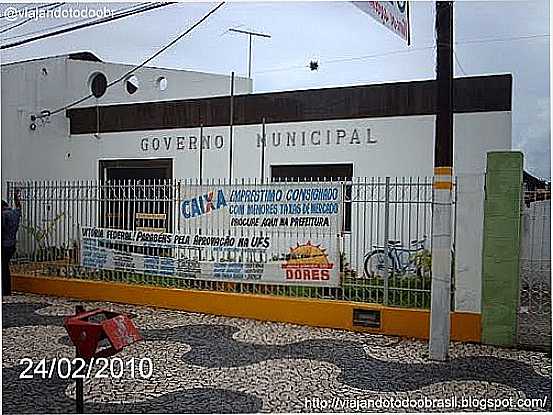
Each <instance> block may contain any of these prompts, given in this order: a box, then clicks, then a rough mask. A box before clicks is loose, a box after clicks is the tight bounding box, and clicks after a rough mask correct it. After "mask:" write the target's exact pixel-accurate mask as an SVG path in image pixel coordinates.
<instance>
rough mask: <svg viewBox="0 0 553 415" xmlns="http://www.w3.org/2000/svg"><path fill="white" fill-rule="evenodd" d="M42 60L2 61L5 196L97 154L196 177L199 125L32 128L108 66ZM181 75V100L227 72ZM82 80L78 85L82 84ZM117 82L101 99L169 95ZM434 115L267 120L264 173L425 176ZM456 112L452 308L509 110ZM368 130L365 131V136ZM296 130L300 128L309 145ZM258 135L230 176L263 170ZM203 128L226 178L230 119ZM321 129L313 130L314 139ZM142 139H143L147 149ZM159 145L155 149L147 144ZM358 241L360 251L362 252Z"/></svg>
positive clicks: (466, 289) (88, 172)
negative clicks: (290, 138)
mask: <svg viewBox="0 0 553 415" xmlns="http://www.w3.org/2000/svg"><path fill="white" fill-rule="evenodd" d="M48 65H50V66H49V67H48V73H49V75H48V80H45V79H42V78H41V77H40V76H42V75H40V69H41V68H42V67H43V66H44V63H43V62H41V61H37V62H34V63H27V64H26V66H25V67H22V66H18V65H10V66H7V67H4V68H2V181H3V189H2V192H3V194H4V192H5V184H4V183H5V181H6V180H25V179H41V180H43V179H64V180H68V179H81V180H84V179H96V178H97V175H98V160H99V159H119V158H159V157H164V158H165V157H170V158H173V160H174V164H173V167H174V168H173V171H174V177H175V178H196V177H198V160H199V158H198V154H199V153H198V150H197V146H196V148H191V146H190V142H191V137H196V140H197V137H198V136H199V128H189V129H174V130H159V131H144V132H124V133H107V134H102V135H101V136H100V138H99V139H97V138H95V137H94V136H93V135H88V134H87V135H72V136H70V135H69V133H68V131H69V126H68V120H67V119H66V118H65V115H60V116H58V117H52V118H51V121H50V124H48V125H45V126H39V127H38V128H37V130H36V131H30V130H29V127H28V125H29V118H28V117H29V115H30V114H31V113H34V112H37V111H40V110H41V109H43V108H49V109H51V108H53V107H57V106H58V105H64V104H66V103H67V102H70V101H71V100H72V99H74V98H76V97H80V96H82V93H85V91H87V89H86V80H87V79H88V76H89V75H90V74H91V73H93V72H94V71H95V70H98V69H99V68H103V69H106V68H107V67H108V66H110V65H108V64H102V63H94V62H79V61H69V63H67V64H66V63H65V60H63V59H59V60H51V61H49V62H48ZM111 71H112V72H111ZM124 71H125V68H123V67H122V66H117V67H116V66H113V69H109V71H108V69H106V72H109V74H110V76H108V78H109V79H111V77H112V76H116V75H117V74H120V73H124ZM169 72H173V71H169ZM169 72H167V73H166V75H167V78H168V79H169V90H171V85H172V83H173V81H172V79H173V78H170V76H171V77H172V76H173V75H174V76H177V75H176V74H173V73H169ZM160 73H163V72H162V70H158V69H152V70H148V71H146V72H144V74H143V75H141V79H143V80H144V83H143V85H148V88H151V89H150V91H152V90H153V87H155V85H154V83H155V80H156V79H157V76H158V74H160ZM180 75H182V74H180ZM180 75H179V76H180ZM182 76H189V78H188V80H189V82H188V84H186V88H184V89H183V90H181V91H180V93H181V94H189V95H181V96H180V98H186V97H193V96H200V95H197V94H200V93H205V94H207V92H209V93H212V94H217V91H218V90H219V89H221V90H222V91H221V92H223V94H224V93H225V91H226V90H227V89H228V85H226V82H225V77H221V78H213V83H211V81H210V82H206V83H204V84H203V85H204V86H203V87H202V85H201V84H202V82H201V80H199V78H198V80H195V79H196V78H195V77H200V75H196V74H186V73H185V74H184V75H182ZM201 76H203V75H201ZM209 76H211V75H209ZM209 76H207V77H209ZM205 79H207V78H205ZM226 80H228V78H226ZM45 83H51V84H52V85H56V88H46V87H43V84H45ZM175 83H176V81H175ZM208 84H209V85H212V86H213V88H214V89H213V90H209V89H208V88H207V87H206V85H208ZM63 85H65V87H63ZM81 86H82V89H79V88H80V87H81ZM122 88H123V87H121V88H119V89H118V88H114V89H113V90H110V91H109V92H108V93H107V94H106V96H105V97H104V98H103V101H102V103H108V102H109V103H117V102H134V101H133V100H139V101H142V100H144V101H146V100H158V99H172V98H175V97H174V96H170V97H162V96H160V95H156V94H158V92H155V93H154V92H151V93H149V94H147V93H145V92H144V93H143V94H142V95H138V94H139V93H140V90H139V92H137V93H136V94H135V95H134V96H131V98H129V96H128V94H127V95H126V92H124V91H123V90H122ZM142 88H144V87H142ZM240 88H242V90H243V91H248V90H251V83H250V81H244V83H243V84H242V86H241V87H240ZM240 88H237V92H240ZM248 88H250V89H248ZM69 91H71V92H69ZM206 91H207V92H206ZM171 93H172V92H171ZM203 96H205V95H203ZM123 98H124V99H123ZM88 105H89V104H88ZM434 120H435V117H434V116H410V117H387V118H371V119H357V120H338V121H320V122H304V123H279V124H269V125H267V126H266V132H267V141H268V146H267V149H266V155H265V160H266V162H265V164H266V165H265V169H266V170H265V174H266V177H269V176H270V166H271V165H275V164H293V163H353V165H354V175H355V176H356V177H364V176H381V177H383V176H392V177H394V176H431V175H432V172H433V148H434V145H433V142H434V140H433V137H434ZM454 120H455V143H454V169H455V174H456V175H457V176H458V182H457V183H458V186H457V193H458V204H457V235H456V253H457V256H456V270H455V271H456V272H455V285H456V289H457V291H456V296H455V299H456V309H457V310H462V311H474V312H479V311H480V307H481V251H482V222H483V184H484V173H485V161H486V152H487V151H492V150H510V149H511V113H510V112H481V113H466V114H456V115H455V118H454ZM367 129H370V139H371V140H370V141H371V142H369V143H367ZM327 130H331V132H332V133H331V144H327V138H326V137H327V136H326V131H327ZM337 130H344V131H345V133H346V138H342V139H341V142H340V144H337V143H336V139H337ZM354 130H356V131H357V134H358V136H359V143H357V141H356V140H355V139H352V135H353V131H354ZM314 131H315V132H316V131H321V136H320V144H318V145H317V144H314V143H313V142H312V141H311V133H313V132H314ZM278 132H280V133H281V144H280V146H278V147H277V146H274V145H272V144H270V143H271V141H272V135H273V133H275V134H277V133H278ZM288 132H289V133H291V134H292V133H293V132H296V145H295V146H292V145H288V143H287V133H288ZM302 132H306V140H305V145H304V144H303V142H302ZM258 134H261V125H249V126H236V127H235V128H234V150H233V151H234V154H235V160H234V167H233V169H234V174H233V177H234V178H259V176H260V148H259V147H258V146H257V143H258V139H257V135H258ZM207 136H210V140H211V148H210V149H206V150H205V152H204V178H221V177H226V176H227V174H228V151H229V142H228V137H229V127H213V128H209V127H208V128H205V129H204V137H207ZM216 136H221V138H218V141H217V143H218V144H220V143H221V140H222V143H223V145H222V147H221V148H216V146H215V137H216ZM179 137H180V138H179ZM318 137H319V136H318V135H317V133H315V141H316V142H317V141H318V140H317V138H318ZM156 139H157V141H156ZM374 141H376V142H374ZM144 143H148V146H147V148H146V147H145V144H144ZM157 144H159V148H158V149H157V150H155V149H153V148H152V147H154V146H156V145H157ZM290 144H291V143H290ZM166 145H168V147H169V148H168V149H167V148H166ZM417 236H420V235H417ZM354 249H356V246H354ZM364 249H365V247H362V248H361V249H357V250H358V251H359V255H361V251H362V250H364Z"/></svg>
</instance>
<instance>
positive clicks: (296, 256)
mask: <svg viewBox="0 0 553 415" xmlns="http://www.w3.org/2000/svg"><path fill="white" fill-rule="evenodd" d="M325 251H326V250H325V249H324V248H321V246H320V245H312V244H311V241H307V243H306V244H304V245H300V244H297V246H296V247H295V248H290V256H289V258H288V260H287V261H286V265H285V266H284V267H301V268H304V267H314V268H328V269H330V268H332V267H333V264H331V263H330V262H328V255H327V254H326V252H325Z"/></svg>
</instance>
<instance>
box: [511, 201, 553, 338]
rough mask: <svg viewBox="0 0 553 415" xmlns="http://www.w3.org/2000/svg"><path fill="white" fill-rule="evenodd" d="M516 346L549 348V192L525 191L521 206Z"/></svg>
mask: <svg viewBox="0 0 553 415" xmlns="http://www.w3.org/2000/svg"><path fill="white" fill-rule="evenodd" d="M521 213H522V218H521V219H522V226H521V247H520V248H521V249H520V290H519V305H518V322H517V343H518V344H519V346H523V347H530V348H538V349H550V348H551V194H550V192H549V191H540V190H538V191H525V192H524V201H523V206H522V211H521Z"/></svg>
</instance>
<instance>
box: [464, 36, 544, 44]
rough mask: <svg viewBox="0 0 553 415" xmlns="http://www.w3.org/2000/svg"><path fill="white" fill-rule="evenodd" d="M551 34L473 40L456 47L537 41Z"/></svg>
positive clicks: (465, 41)
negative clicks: (528, 40) (525, 40)
mask: <svg viewBox="0 0 553 415" xmlns="http://www.w3.org/2000/svg"><path fill="white" fill-rule="evenodd" d="M550 36H551V35H549V34H541V35H540V34H536V35H525V36H513V37H503V38H495V39H473V40H460V41H458V42H455V44H456V45H468V44H471V43H493V42H510V41H513V40H524V39H536V38H542V37H550Z"/></svg>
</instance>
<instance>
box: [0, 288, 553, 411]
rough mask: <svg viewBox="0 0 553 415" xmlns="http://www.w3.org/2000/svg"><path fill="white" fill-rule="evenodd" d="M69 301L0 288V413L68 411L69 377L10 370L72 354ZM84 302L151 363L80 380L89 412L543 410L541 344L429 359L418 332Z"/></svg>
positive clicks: (464, 349) (545, 374)
mask: <svg viewBox="0 0 553 415" xmlns="http://www.w3.org/2000/svg"><path fill="white" fill-rule="evenodd" d="M76 304H83V302H78V301H72V300H69V299H60V298H54V297H44V296H35V295H14V296H12V297H8V298H4V299H3V304H2V312H3V326H2V368H3V371H2V397H3V412H4V413H73V412H74V405H75V401H74V390H75V384H74V382H72V381H70V380H68V379H62V378H60V377H59V375H58V374H57V373H56V372H57V370H55V371H54V372H53V374H52V377H51V379H47V380H45V379H42V378H41V377H40V376H38V375H35V376H34V377H33V379H20V378H19V375H20V374H21V373H22V371H23V370H24V369H25V365H24V364H21V362H20V359H22V358H30V359H32V360H33V361H34V362H35V363H36V362H38V361H39V360H40V359H43V358H46V359H47V360H51V359H53V358H58V359H59V358H62V357H66V358H73V357H74V348H73V347H72V346H71V343H70V341H69V338H68V337H67V335H66V332H65V329H64V328H63V325H62V324H63V317H64V316H67V315H71V314H73V312H74V309H75V305H76ZM84 305H85V307H86V309H93V308H96V307H103V308H106V309H109V310H114V311H121V312H125V313H128V314H130V315H131V316H132V317H133V320H134V322H135V324H136V325H137V326H138V327H139V329H140V331H141V333H142V335H143V336H144V341H143V342H140V343H137V344H134V345H132V346H130V347H129V348H127V349H125V350H124V351H123V352H122V353H120V354H119V355H118V357H121V358H122V359H127V360H128V359H130V358H132V357H135V358H136V359H139V358H144V357H148V358H151V359H152V362H153V374H152V376H151V377H150V378H148V379H142V378H140V376H136V375H135V377H132V376H131V375H130V372H131V371H130V370H127V371H125V372H124V375H123V376H122V377H121V378H119V379H115V378H112V377H111V378H106V379H98V378H94V377H92V378H90V379H87V380H86V381H85V387H84V389H85V411H86V412H89V413H252V412H281V413H282V412H352V411H355V409H356V408H353V407H351V406H348V407H345V406H344V405H348V404H351V403H352V402H362V401H365V402H366V401H367V400H370V399H373V400H378V399H379V398H382V397H385V398H397V399H398V400H402V399H403V400H404V401H405V400H406V399H413V400H418V399H423V398H425V397H426V398H442V399H443V398H448V397H451V396H456V397H457V398H458V399H459V400H460V399H462V397H469V396H470V397H472V399H478V400H482V399H508V398H512V399H515V400H516V399H519V398H540V399H544V398H545V399H546V400H545V406H544V407H542V408H535V409H541V410H548V411H551V357H550V356H547V355H545V354H543V353H537V352H528V351H516V350H506V349H499V348H493V347H489V346H481V345H470V344H461V343H454V344H453V345H452V346H451V351H450V356H451V359H450V361H449V362H447V363H437V362H432V361H430V360H428V359H427V357H426V356H427V343H426V342H422V341H415V340H407V339H398V338H394V337H387V336H379V335H370V334H361V333H351V332H346V331H341V330H332V329H318V328H310V327H302V326H297V325H292V324H281V323H268V322H259V321H252V320H245V319H237V318H226V317H217V316H210V315H202V314H196V313H186V312H178V311H168V310H159V309H154V308H149V307H136V306H128V305H122V304H111V303H93V302H85V303H84ZM92 373H93V374H94V373H96V372H92ZM135 374H136V372H135ZM357 409H360V410H367V409H366V407H363V406H360V407H359V408H357ZM481 409H483V408H481ZM502 409H503V410H506V409H507V408H502ZM511 409H515V408H511ZM522 409H523V408H518V410H522ZM524 409H526V410H528V408H524ZM373 410H376V409H373ZM384 410H385V411H387V412H395V411H397V412H405V411H406V409H402V408H395V409H394V408H387V409H384ZM410 410H411V411H416V409H414V408H412V409H410ZM431 410H432V409H429V408H427V409H425V412H428V411H431ZM435 410H438V411H443V410H444V408H441V407H437V408H435ZM445 410H447V408H445ZM456 410H457V411H459V410H461V409H460V408H457V409H456ZM467 410H468V408H467ZM471 410H478V407H476V408H475V407H473V408H471Z"/></svg>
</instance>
